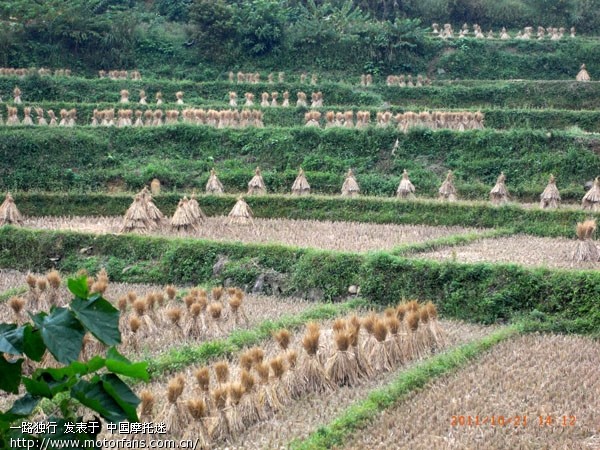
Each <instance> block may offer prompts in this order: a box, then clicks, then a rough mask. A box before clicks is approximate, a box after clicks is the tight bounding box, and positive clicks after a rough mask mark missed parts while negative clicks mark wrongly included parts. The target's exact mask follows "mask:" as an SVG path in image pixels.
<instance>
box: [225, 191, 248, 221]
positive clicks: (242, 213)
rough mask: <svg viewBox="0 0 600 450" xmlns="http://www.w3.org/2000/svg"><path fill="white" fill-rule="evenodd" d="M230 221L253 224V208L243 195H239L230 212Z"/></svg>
mask: <svg viewBox="0 0 600 450" xmlns="http://www.w3.org/2000/svg"><path fill="white" fill-rule="evenodd" d="M228 217H229V223H230V224H231V223H237V224H241V225H245V224H253V221H252V218H253V217H254V214H253V213H252V209H250V206H248V203H246V202H245V201H244V199H243V197H241V196H240V197H238V199H237V202H236V204H235V205H234V206H233V208H232V209H231V211H230V212H229V216H228Z"/></svg>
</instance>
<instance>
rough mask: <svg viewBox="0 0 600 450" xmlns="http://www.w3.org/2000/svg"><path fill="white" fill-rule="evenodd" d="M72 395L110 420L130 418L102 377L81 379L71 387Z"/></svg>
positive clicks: (119, 420) (117, 420)
mask: <svg viewBox="0 0 600 450" xmlns="http://www.w3.org/2000/svg"><path fill="white" fill-rule="evenodd" d="M71 396H72V397H73V398H75V399H77V400H78V401H79V402H80V403H81V404H82V405H84V406H87V407H88V408H90V409H93V410H94V411H96V412H97V413H98V414H100V415H101V416H102V417H104V418H105V419H106V420H108V421H110V422H121V421H124V420H127V419H128V415H127V413H126V412H125V411H124V410H123V408H122V407H121V406H120V405H119V404H118V403H117V402H116V401H115V399H114V398H113V397H112V395H110V394H109V393H108V392H107V391H106V390H105V388H104V386H103V382H102V380H101V379H100V377H97V376H96V377H94V378H92V379H91V380H90V381H86V380H79V381H78V382H77V384H75V385H74V386H73V387H72V388H71Z"/></svg>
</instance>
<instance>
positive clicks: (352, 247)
mask: <svg viewBox="0 0 600 450" xmlns="http://www.w3.org/2000/svg"><path fill="white" fill-rule="evenodd" d="M122 224H123V221H122V219H121V218H120V217H72V218H63V217H36V218H28V219H26V220H25V226H26V227H29V228H37V229H47V230H71V231H81V232H89V233H118V232H119V231H120V229H121V227H122ZM476 231H477V230H476V229H474V228H463V227H433V226H426V225H392V224H368V223H358V222H330V221H316V220H290V219H254V224H253V225H242V224H236V223H232V224H229V219H228V218H227V217H209V218H207V220H206V221H205V222H204V223H203V224H202V226H201V227H200V230H199V231H198V232H177V231H173V230H171V228H170V226H169V225H166V226H165V227H163V229H162V230H160V231H152V232H151V234H155V235H161V236H179V237H184V236H185V237H194V238H202V239H211V240H218V241H239V242H244V243H278V244H284V245H291V246H296V247H313V248H321V249H327V250H341V251H358V252H361V251H368V250H389V249H391V248H393V247H396V246H399V245H403V244H411V243H419V242H424V241H427V240H430V239H436V238H440V237H443V236H450V235H454V234H463V233H470V232H476Z"/></svg>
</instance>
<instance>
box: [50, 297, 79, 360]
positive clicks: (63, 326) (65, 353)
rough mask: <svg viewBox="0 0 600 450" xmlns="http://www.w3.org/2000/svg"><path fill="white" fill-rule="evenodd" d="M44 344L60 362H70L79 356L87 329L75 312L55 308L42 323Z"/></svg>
mask: <svg viewBox="0 0 600 450" xmlns="http://www.w3.org/2000/svg"><path fill="white" fill-rule="evenodd" d="M40 331H41V333H42V339H43V340H44V344H45V345H46V347H47V348H48V350H49V351H50V353H52V355H53V356H54V358H56V360H57V361H58V362H60V363H63V364H70V363H71V362H73V361H76V360H77V358H79V353H80V352H81V346H82V344H83V335H84V334H85V331H84V329H83V327H82V326H81V324H80V323H79V321H78V320H77V319H76V318H75V316H74V315H73V313H72V312H71V311H69V310H68V309H66V308H55V309H54V310H53V311H52V312H51V313H50V314H49V315H47V316H45V317H44V318H43V320H42V321H41V324H40Z"/></svg>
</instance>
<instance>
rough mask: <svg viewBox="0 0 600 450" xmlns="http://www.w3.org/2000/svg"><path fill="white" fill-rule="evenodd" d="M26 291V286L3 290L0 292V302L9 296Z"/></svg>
mask: <svg viewBox="0 0 600 450" xmlns="http://www.w3.org/2000/svg"><path fill="white" fill-rule="evenodd" d="M25 292H27V286H19V287H14V288H10V289H7V290H5V291H4V292H0V303H1V302H5V301H6V300H8V299H9V298H11V297H14V296H15V295H21V294H24V293H25Z"/></svg>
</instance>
